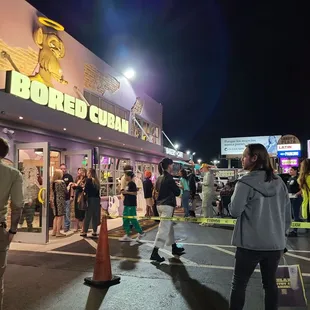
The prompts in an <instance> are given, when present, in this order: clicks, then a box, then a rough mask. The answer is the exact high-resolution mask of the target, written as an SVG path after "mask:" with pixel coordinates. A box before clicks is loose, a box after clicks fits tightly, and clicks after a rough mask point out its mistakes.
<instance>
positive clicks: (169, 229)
mask: <svg viewBox="0 0 310 310" xmlns="http://www.w3.org/2000/svg"><path fill="white" fill-rule="evenodd" d="M157 211H158V214H159V216H160V217H172V215H173V211H174V208H173V207H171V206H166V205H161V206H157ZM174 243H175V240H174V229H173V223H172V221H167V220H163V221H160V223H159V227H158V232H157V235H156V239H155V244H154V245H155V246H156V247H157V248H163V247H164V246H165V245H167V246H170V245H172V244H174Z"/></svg>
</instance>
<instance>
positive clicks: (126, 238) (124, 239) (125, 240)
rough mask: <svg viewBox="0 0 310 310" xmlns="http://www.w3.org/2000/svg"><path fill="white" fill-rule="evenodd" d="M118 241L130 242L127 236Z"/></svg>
mask: <svg viewBox="0 0 310 310" xmlns="http://www.w3.org/2000/svg"><path fill="white" fill-rule="evenodd" d="M119 241H121V242H131V241H132V239H131V238H130V237H129V236H127V235H125V236H124V237H122V238H120V239H119Z"/></svg>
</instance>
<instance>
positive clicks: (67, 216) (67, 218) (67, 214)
mask: <svg viewBox="0 0 310 310" xmlns="http://www.w3.org/2000/svg"><path fill="white" fill-rule="evenodd" d="M70 205H71V204H70V200H66V209H65V230H69V229H70V215H71V212H70V211H71V210H70V209H71V208H70Z"/></svg>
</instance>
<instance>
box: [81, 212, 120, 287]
mask: <svg viewBox="0 0 310 310" xmlns="http://www.w3.org/2000/svg"><path fill="white" fill-rule="evenodd" d="M120 280H121V278H120V277H117V276H112V271H111V260H110V250H109V238H108V225H107V217H106V215H105V214H104V215H103V216H102V221H101V227H100V235H99V240H98V246H97V253H96V263H95V268H94V275H93V277H92V278H91V277H88V278H85V279H84V281H85V283H86V284H87V285H90V286H96V287H102V288H105V287H110V286H112V285H116V284H119V283H120Z"/></svg>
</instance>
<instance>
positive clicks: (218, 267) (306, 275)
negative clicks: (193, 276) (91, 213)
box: [46, 251, 310, 277]
mask: <svg viewBox="0 0 310 310" xmlns="http://www.w3.org/2000/svg"><path fill="white" fill-rule="evenodd" d="M46 253H48V254H58V255H71V256H84V257H96V254H87V253H75V252H61V251H48V252H46ZM110 257H111V259H112V260H117V261H131V262H136V263H152V262H153V261H151V260H149V259H142V258H133V257H123V256H110ZM162 264H165V263H162ZM169 265H173V266H185V267H195V268H205V269H215V270H230V271H233V270H234V267H231V266H217V265H206V264H196V265H193V264H192V263H190V264H188V263H185V262H182V261H181V262H180V263H177V262H171V261H169ZM279 267H287V265H279ZM254 272H256V273H257V272H259V273H260V270H259V269H255V270H254ZM302 276H303V277H310V273H302Z"/></svg>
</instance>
